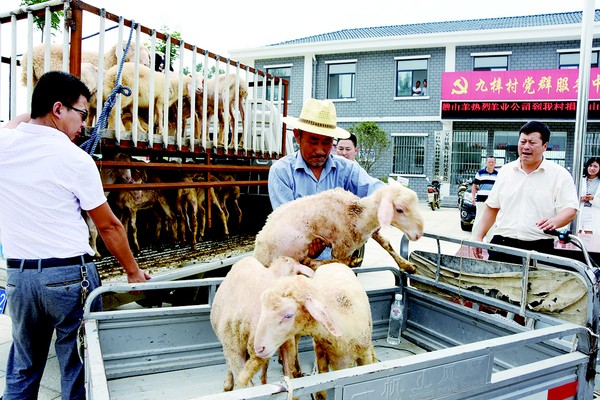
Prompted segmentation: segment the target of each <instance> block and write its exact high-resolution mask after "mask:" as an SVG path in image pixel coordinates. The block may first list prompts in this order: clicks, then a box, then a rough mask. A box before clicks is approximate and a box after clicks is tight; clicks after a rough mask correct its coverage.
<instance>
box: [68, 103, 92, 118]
mask: <svg viewBox="0 0 600 400" xmlns="http://www.w3.org/2000/svg"><path fill="white" fill-rule="evenodd" d="M63 105H64V106H65V107H67V108H68V109H69V110H73V111H77V112H78V113H79V115H81V119H82V120H83V121H87V117H88V112H87V110H80V109H79V108H75V107H71V106H68V105H66V104H63Z"/></svg>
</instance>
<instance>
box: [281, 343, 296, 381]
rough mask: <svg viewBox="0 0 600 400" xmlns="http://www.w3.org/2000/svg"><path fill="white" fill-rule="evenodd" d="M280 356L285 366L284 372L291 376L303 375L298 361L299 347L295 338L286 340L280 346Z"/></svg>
mask: <svg viewBox="0 0 600 400" xmlns="http://www.w3.org/2000/svg"><path fill="white" fill-rule="evenodd" d="M279 356H280V358H281V360H280V361H281V364H282V366H283V374H284V375H285V376H287V377H290V378H298V377H299V376H301V375H302V371H301V369H300V363H299V362H298V348H297V344H296V340H295V339H290V340H287V341H285V342H284V343H283V344H282V345H281V347H279Z"/></svg>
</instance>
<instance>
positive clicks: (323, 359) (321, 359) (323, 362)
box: [314, 342, 329, 400]
mask: <svg viewBox="0 0 600 400" xmlns="http://www.w3.org/2000/svg"><path fill="white" fill-rule="evenodd" d="M314 348H315V357H316V359H317V370H318V371H319V373H320V374H322V373H324V372H328V371H329V359H328V358H327V352H326V351H325V349H324V348H323V347H322V346H321V345H319V344H317V343H316V342H314ZM315 398H316V399H318V400H325V399H326V398H327V392H326V391H324V390H323V391H320V392H317V393H316V396H315Z"/></svg>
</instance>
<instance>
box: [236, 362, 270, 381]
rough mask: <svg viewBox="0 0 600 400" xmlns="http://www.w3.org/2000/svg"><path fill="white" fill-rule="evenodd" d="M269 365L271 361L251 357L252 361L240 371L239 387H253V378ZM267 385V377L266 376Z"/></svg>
mask: <svg viewBox="0 0 600 400" xmlns="http://www.w3.org/2000/svg"><path fill="white" fill-rule="evenodd" d="M268 363H269V359H268V358H267V359H264V358H259V357H256V356H251V357H250V359H248V360H247V361H246V364H245V365H244V368H242V370H241V371H240V373H239V375H238V386H239V387H248V386H252V377H253V376H254V375H255V374H256V373H257V372H258V370H259V369H261V368H263V367H264V365H265V364H268ZM265 383H266V376H265Z"/></svg>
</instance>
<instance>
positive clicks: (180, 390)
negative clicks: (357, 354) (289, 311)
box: [109, 338, 426, 400]
mask: <svg viewBox="0 0 600 400" xmlns="http://www.w3.org/2000/svg"><path fill="white" fill-rule="evenodd" d="M306 339H308V338H306ZM306 344H307V345H308V344H309V343H308V340H307V341H306ZM374 345H375V352H376V354H377V358H378V359H379V360H380V361H387V360H393V359H397V358H401V357H406V356H410V355H414V354H421V353H425V352H426V350H425V349H423V348H420V347H418V346H417V345H415V344H413V343H411V342H409V341H407V340H404V341H402V342H401V343H400V344H399V345H397V346H392V345H390V344H388V343H387V341H386V340H385V339H378V340H375V341H374ZM299 361H300V366H301V368H302V371H303V372H304V374H306V375H310V374H311V373H312V371H313V364H314V361H315V355H314V351H312V349H309V348H308V346H306V348H305V349H304V351H301V352H300V354H299ZM226 373H227V366H226V364H225V363H220V364H215V365H210V366H203V367H196V368H188V369H182V370H177V371H170V372H161V373H155V374H150V375H140V376H133V377H127V378H120V379H114V380H112V381H111V382H110V385H109V387H110V396H111V398H114V399H124V400H126V399H131V400H155V399H157V398H161V399H193V398H197V397H199V396H203V395H207V394H218V393H220V392H222V391H223V381H224V380H225V376H226ZM267 376H268V382H278V381H283V380H284V379H283V374H282V369H281V365H280V364H279V362H278V360H277V357H276V356H275V357H273V358H272V359H271V361H270V364H269V369H268V373H267ZM253 382H254V384H255V385H259V384H260V376H259V374H257V376H255V377H254V379H253Z"/></svg>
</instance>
